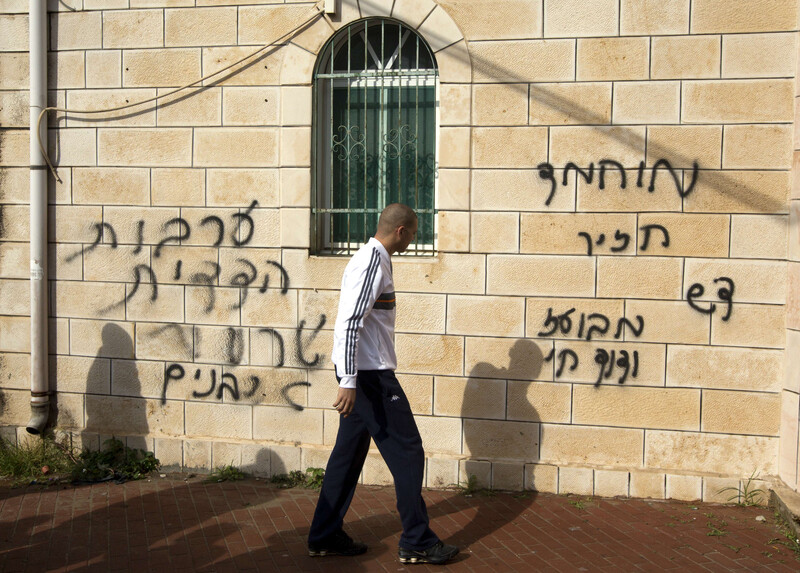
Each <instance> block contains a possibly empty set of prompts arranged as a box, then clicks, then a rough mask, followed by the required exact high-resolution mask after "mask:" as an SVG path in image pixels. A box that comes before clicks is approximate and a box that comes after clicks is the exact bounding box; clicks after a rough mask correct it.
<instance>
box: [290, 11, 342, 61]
mask: <svg viewBox="0 0 800 573" xmlns="http://www.w3.org/2000/svg"><path fill="white" fill-rule="evenodd" d="M287 4H289V2H287ZM300 22H301V23H302V22H310V23H307V24H299V26H300V28H298V30H297V32H293V33H292V34H293V35H292V36H291V38H292V43H293V44H294V45H296V46H300V47H301V48H303V49H304V50H307V51H308V52H310V53H312V54H319V53H320V51H321V50H322V46H323V45H324V44H325V42H327V41H328V40H329V39H330V37H331V36H332V35H333V33H334V27H331V25H330V24H329V23H328V21H327V20H325V19H324V18H322V17H320V16H318V15H315V12H314V11H311V10H310V11H308V12H307V13H306V14H305V16H304V17H303V19H302V20H301V21H300Z"/></svg>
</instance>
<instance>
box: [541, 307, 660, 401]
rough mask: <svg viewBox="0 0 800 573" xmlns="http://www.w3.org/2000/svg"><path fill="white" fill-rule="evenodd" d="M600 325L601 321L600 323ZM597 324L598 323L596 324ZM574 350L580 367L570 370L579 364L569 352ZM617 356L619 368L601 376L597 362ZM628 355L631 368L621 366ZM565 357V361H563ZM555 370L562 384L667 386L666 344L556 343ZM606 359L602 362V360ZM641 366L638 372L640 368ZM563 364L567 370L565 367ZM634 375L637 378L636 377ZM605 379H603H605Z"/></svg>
mask: <svg viewBox="0 0 800 573" xmlns="http://www.w3.org/2000/svg"><path fill="white" fill-rule="evenodd" d="M598 322H599V321H598ZM595 324H597V323H595ZM568 350H572V352H574V353H575V356H577V367H576V368H575V370H574V371H572V370H570V368H572V365H573V363H574V362H575V361H574V360H572V358H570V355H569V354H567V352H566V351H568ZM603 351H604V352H605V353H607V354H608V355H609V357H610V355H611V353H612V352H613V353H614V359H615V367H611V366H610V364H609V365H607V366H604V368H603V373H602V375H601V373H600V363H599V362H596V360H597V359H598V358H600V357H602V356H605V354H604V352H603ZM623 351H624V352H627V356H628V366H627V367H626V366H625V365H624V363H623V364H619V363H618V362H619V360H623V362H624V357H625V355H624V354H622V352H623ZM562 354H564V357H563V358H562ZM554 357H556V358H557V360H554V361H553V366H554V367H555V368H556V372H555V373H556V374H558V370H561V375H560V376H556V380H557V381H559V382H580V383H591V384H597V382H598V380H599V381H600V383H601V384H603V385H614V384H627V385H628V386H663V385H664V362H665V358H664V357H665V347H664V345H662V344H632V343H630V342H625V343H615V342H606V341H599V340H598V341H596V342H595V341H591V342H572V343H567V342H561V341H556V342H555V353H554ZM601 359H602V358H601ZM637 363H638V368H636V365H637ZM562 364H563V365H564V366H562ZM634 374H636V375H635V376H634ZM601 376H602V378H601Z"/></svg>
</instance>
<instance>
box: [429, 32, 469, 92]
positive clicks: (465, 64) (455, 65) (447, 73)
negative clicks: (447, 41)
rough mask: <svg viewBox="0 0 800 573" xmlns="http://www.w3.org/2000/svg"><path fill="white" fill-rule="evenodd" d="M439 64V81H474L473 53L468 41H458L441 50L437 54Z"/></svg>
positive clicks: (453, 82)
mask: <svg viewBox="0 0 800 573" xmlns="http://www.w3.org/2000/svg"><path fill="white" fill-rule="evenodd" d="M435 56H436V62H437V64H438V66H439V81H440V82H441V83H442V84H457V83H470V82H472V76H473V74H472V62H473V58H474V56H473V53H471V52H470V51H469V50H468V49H467V43H466V42H464V41H461V42H458V43H456V44H453V45H452V46H449V47H447V48H445V49H444V50H440V51H439V52H437V53H436V54H435Z"/></svg>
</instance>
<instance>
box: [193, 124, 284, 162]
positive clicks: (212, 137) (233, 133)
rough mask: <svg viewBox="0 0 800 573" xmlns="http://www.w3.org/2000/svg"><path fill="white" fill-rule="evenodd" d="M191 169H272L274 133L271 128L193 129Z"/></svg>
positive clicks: (275, 148) (275, 159)
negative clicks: (196, 167) (192, 160)
mask: <svg viewBox="0 0 800 573" xmlns="http://www.w3.org/2000/svg"><path fill="white" fill-rule="evenodd" d="M194 165H196V166H199V167H274V166H277V165H278V132H277V130H276V129H274V128H269V127H267V128H251V129H237V128H217V129H211V128H207V129H196V130H195V140H194Z"/></svg>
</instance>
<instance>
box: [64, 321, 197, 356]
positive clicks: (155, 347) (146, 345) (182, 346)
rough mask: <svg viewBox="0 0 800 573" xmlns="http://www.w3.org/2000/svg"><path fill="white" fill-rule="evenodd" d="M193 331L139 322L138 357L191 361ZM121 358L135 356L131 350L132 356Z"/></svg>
mask: <svg viewBox="0 0 800 573" xmlns="http://www.w3.org/2000/svg"><path fill="white" fill-rule="evenodd" d="M73 324H74V321H73ZM131 326H132V325H131ZM192 333H193V327H192V326H184V325H180V326H179V325H177V324H169V323H138V324H137V325H136V358H141V359H145V360H170V361H175V362H180V361H183V362H189V361H191V360H192V353H193V346H192V342H193V336H192ZM121 358H133V353H132V352H131V355H130V356H121Z"/></svg>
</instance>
